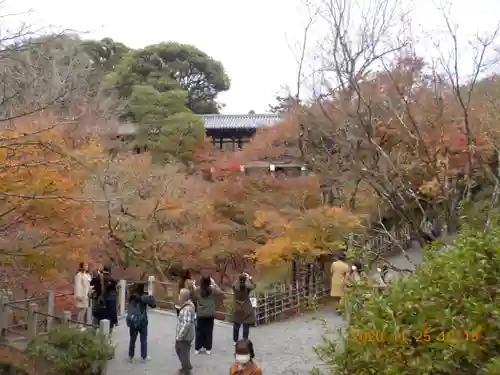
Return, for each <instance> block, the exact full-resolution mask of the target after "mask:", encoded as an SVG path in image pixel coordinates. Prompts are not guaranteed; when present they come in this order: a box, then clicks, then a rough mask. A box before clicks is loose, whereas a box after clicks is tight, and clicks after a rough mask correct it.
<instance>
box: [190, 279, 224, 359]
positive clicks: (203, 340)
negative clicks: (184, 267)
mask: <svg viewBox="0 0 500 375" xmlns="http://www.w3.org/2000/svg"><path fill="white" fill-rule="evenodd" d="M221 295H222V291H221V290H220V289H219V287H218V286H217V285H216V284H215V282H214V280H213V279H212V278H211V277H209V276H203V277H202V278H201V280H200V286H199V288H196V289H195V291H194V293H193V302H194V303H195V305H196V337H195V343H194V352H195V354H198V353H199V352H200V351H205V353H206V354H210V351H211V350H212V343H213V332H214V321H215V312H216V307H217V298H218V297H219V296H221Z"/></svg>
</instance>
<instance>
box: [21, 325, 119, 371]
mask: <svg viewBox="0 0 500 375" xmlns="http://www.w3.org/2000/svg"><path fill="white" fill-rule="evenodd" d="M27 352H28V353H29V354H30V355H31V356H33V357H34V358H35V359H37V360H40V361H44V362H46V363H47V364H48V365H49V366H50V368H51V369H52V371H53V373H54V374H60V375H98V374H100V373H101V369H103V368H104V366H105V365H106V362H107V361H108V360H110V359H111V358H112V357H113V355H114V348H113V346H112V345H111V344H110V342H109V340H108V339H107V338H104V337H103V336H102V335H100V334H99V333H98V332H97V331H95V330H86V331H81V330H77V329H69V328H61V329H55V330H52V331H50V332H49V334H48V337H47V338H46V339H45V338H37V339H35V340H33V341H31V342H30V343H29V344H28V349H27Z"/></svg>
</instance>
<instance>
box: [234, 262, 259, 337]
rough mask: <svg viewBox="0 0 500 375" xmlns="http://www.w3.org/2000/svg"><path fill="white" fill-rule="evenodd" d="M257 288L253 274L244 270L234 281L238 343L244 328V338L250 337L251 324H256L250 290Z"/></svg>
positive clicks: (235, 332)
mask: <svg viewBox="0 0 500 375" xmlns="http://www.w3.org/2000/svg"><path fill="white" fill-rule="evenodd" d="M253 289H255V283H254V282H253V280H252V276H250V275H249V274H248V273H246V272H243V273H241V274H240V275H238V277H237V279H236V280H235V281H234V283H233V292H234V297H233V298H234V299H233V341H234V343H236V342H237V341H238V340H239V336H240V327H241V328H243V338H244V339H248V335H249V334H250V325H251V324H255V312H254V309H253V306H252V302H251V301H250V292H251V291H252V290H253Z"/></svg>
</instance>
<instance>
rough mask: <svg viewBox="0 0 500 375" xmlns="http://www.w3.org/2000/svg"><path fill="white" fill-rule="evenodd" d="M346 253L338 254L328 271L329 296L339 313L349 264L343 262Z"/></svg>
mask: <svg viewBox="0 0 500 375" xmlns="http://www.w3.org/2000/svg"><path fill="white" fill-rule="evenodd" d="M345 258H346V255H345V253H344V252H342V253H340V254H339V255H338V259H337V260H336V261H335V262H333V263H332V265H331V267H330V272H331V274H332V280H331V288H330V296H331V297H332V298H333V304H334V307H335V309H336V311H337V313H340V307H339V303H340V300H341V299H342V298H343V297H344V290H345V285H346V281H347V277H348V276H349V273H350V268H349V265H348V264H347V263H346V262H345Z"/></svg>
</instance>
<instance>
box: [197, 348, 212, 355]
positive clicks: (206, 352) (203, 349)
mask: <svg viewBox="0 0 500 375" xmlns="http://www.w3.org/2000/svg"><path fill="white" fill-rule="evenodd" d="M200 353H205V354H208V355H210V350H206V349H205V348H201V349H200V350H195V351H194V354H200Z"/></svg>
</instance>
